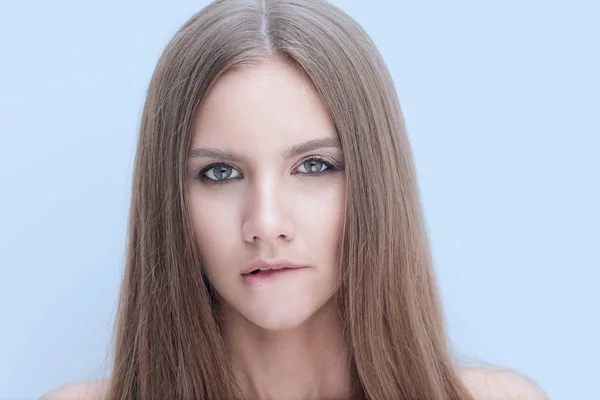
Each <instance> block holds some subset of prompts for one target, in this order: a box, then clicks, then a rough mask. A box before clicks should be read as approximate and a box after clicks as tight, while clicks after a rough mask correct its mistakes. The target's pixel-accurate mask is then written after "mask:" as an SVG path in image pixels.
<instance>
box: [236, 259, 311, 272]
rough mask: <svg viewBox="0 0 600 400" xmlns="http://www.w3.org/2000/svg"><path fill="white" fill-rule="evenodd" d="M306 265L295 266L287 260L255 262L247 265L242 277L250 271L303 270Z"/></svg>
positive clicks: (261, 260)
mask: <svg viewBox="0 0 600 400" xmlns="http://www.w3.org/2000/svg"><path fill="white" fill-rule="evenodd" d="M304 267H306V265H300V264H296V263H294V262H292V261H289V260H283V259H277V260H264V259H260V260H255V261H252V262H251V263H250V264H248V265H247V266H246V267H245V268H244V269H243V270H242V275H244V274H249V273H250V272H252V271H256V270H257V269H260V270H263V271H267V270H270V269H282V268H290V269H295V268H304Z"/></svg>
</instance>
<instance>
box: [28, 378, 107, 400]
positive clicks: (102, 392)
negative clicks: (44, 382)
mask: <svg viewBox="0 0 600 400" xmlns="http://www.w3.org/2000/svg"><path fill="white" fill-rule="evenodd" d="M107 395H108V379H103V380H99V381H88V382H71V383H68V384H66V385H63V386H61V387H59V388H56V389H53V390H51V391H49V392H48V393H45V394H43V395H42V396H41V397H40V398H39V399H38V400H105V399H106V397H107Z"/></svg>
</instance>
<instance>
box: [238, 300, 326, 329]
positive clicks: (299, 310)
mask: <svg viewBox="0 0 600 400" xmlns="http://www.w3.org/2000/svg"><path fill="white" fill-rule="evenodd" d="M247 311H248V312H244V313H243V314H244V316H245V317H246V319H247V320H248V321H250V322H252V323H253V324H254V325H256V326H257V327H259V328H262V329H264V330H268V331H285V330H291V329H294V328H298V327H299V326H302V325H303V324H305V323H306V322H307V321H308V320H310V319H311V317H312V316H313V315H314V314H315V313H316V311H317V309H316V308H315V307H314V306H312V307H310V306H308V305H297V306H294V305H291V304H285V305H283V304H280V305H277V306H272V305H269V306H259V307H257V308H255V309H252V310H247Z"/></svg>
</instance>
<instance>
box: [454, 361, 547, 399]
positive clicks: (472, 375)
mask: <svg viewBox="0 0 600 400" xmlns="http://www.w3.org/2000/svg"><path fill="white" fill-rule="evenodd" d="M459 373H460V376H461V377H462V379H463V382H464V383H465V385H466V386H467V388H468V389H469V390H470V391H471V394H472V395H473V397H474V398H475V399H476V400H549V398H548V396H547V395H546V394H545V393H544V391H543V390H542V389H541V388H540V387H539V386H538V385H537V384H536V383H535V382H533V381H532V380H531V379H529V378H528V377H526V376H524V375H522V374H520V373H517V372H516V371H512V370H510V369H506V368H491V367H485V368H460V369H459Z"/></svg>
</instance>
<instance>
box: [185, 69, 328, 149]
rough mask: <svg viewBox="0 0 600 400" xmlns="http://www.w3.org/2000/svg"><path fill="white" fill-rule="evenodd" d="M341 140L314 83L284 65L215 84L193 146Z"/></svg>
mask: <svg viewBox="0 0 600 400" xmlns="http://www.w3.org/2000/svg"><path fill="white" fill-rule="evenodd" d="M330 137H337V134H336V132H335V127H334V124H333V122H332V121H331V119H330V117H329V114H328V112H327V110H326V108H325V105H324V104H323V103H322V101H321V99H320V97H319V95H318V94H317V92H316V90H315V88H314V87H313V85H312V83H311V82H310V80H309V79H308V78H307V77H306V76H305V75H304V74H302V73H301V72H300V71H298V70H297V69H296V68H295V67H294V66H292V65H290V64H288V63H284V62H268V63H266V62H265V63H261V64H259V65H257V66H253V67H245V68H243V69H238V70H232V71H228V72H226V73H225V74H224V75H222V76H221V77H220V78H219V80H218V81H217V82H216V83H215V85H213V87H212V88H211V90H210V92H209V93H208V96H207V97H206V99H205V100H204V101H203V103H202V105H201V106H200V110H199V112H198V115H197V119H196V125H195V132H194V140H193V141H194V144H195V145H203V146H227V147H230V148H232V149H233V148H241V149H242V150H246V151H248V150H251V147H253V146H256V145H258V144H260V145H261V147H262V148H263V149H266V148H268V147H277V146H278V145H289V144H293V143H298V142H302V141H306V140H311V139H319V138H330Z"/></svg>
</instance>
